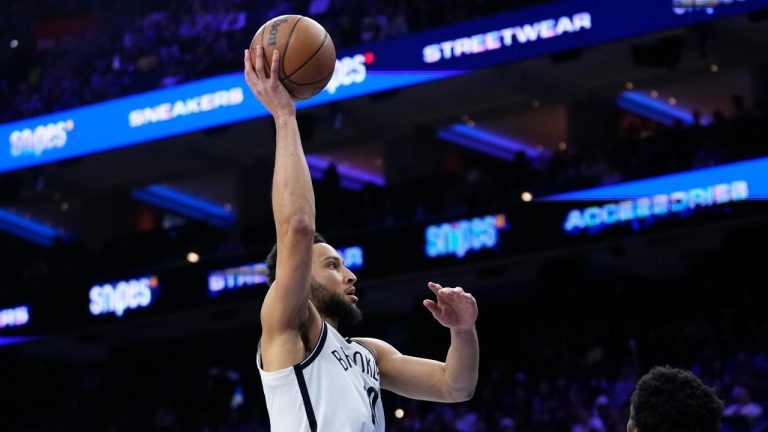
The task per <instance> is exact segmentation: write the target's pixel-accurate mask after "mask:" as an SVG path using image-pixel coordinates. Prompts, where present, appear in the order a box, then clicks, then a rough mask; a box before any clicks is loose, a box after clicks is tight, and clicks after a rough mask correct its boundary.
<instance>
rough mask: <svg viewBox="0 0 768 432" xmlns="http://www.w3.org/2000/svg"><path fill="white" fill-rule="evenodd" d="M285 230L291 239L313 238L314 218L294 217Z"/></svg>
mask: <svg viewBox="0 0 768 432" xmlns="http://www.w3.org/2000/svg"><path fill="white" fill-rule="evenodd" d="M285 228H286V231H287V233H288V234H289V235H290V236H291V237H296V238H313V237H314V236H315V221H314V218H311V217H308V216H304V215H300V216H294V217H292V218H291V219H290V220H289V221H288V223H287V224H286V227H285Z"/></svg>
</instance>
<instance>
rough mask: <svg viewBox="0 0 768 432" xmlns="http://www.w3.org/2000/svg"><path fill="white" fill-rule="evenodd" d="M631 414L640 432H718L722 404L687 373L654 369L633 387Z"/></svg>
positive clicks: (694, 377)
mask: <svg viewBox="0 0 768 432" xmlns="http://www.w3.org/2000/svg"><path fill="white" fill-rule="evenodd" d="M632 410H633V416H632V420H633V421H634V422H635V426H636V427H637V429H638V431H640V432H719V431H720V422H721V419H722V415H723V402H722V401H721V400H720V399H719V398H718V397H717V395H716V394H715V391H714V390H713V389H712V388H710V387H707V386H706V385H704V383H702V382H701V380H700V379H699V378H698V377H697V376H696V375H694V374H693V373H691V372H690V371H687V370H683V369H677V368H673V367H670V366H657V367H654V368H653V369H651V371H650V372H648V373H647V374H645V375H643V377H641V378H640V381H639V382H638V383H637V386H636V387H635V391H634V393H632Z"/></svg>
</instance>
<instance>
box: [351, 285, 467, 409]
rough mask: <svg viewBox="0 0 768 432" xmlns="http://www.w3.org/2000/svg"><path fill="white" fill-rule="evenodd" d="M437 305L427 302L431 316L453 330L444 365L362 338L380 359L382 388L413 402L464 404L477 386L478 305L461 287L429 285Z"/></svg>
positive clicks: (383, 343) (376, 340)
mask: <svg viewBox="0 0 768 432" xmlns="http://www.w3.org/2000/svg"><path fill="white" fill-rule="evenodd" d="M428 286H429V288H430V289H431V290H432V291H433V292H434V293H435V295H436V296H437V302H434V301H432V300H424V306H426V307H427V309H429V311H430V312H432V316H434V318H435V319H436V320H437V321H438V322H439V323H440V324H442V325H444V326H445V327H448V328H449V329H450V330H451V346H450V348H449V349H448V354H447V355H446V357H445V362H440V361H436V360H429V359H424V358H419V357H412V356H407V355H403V354H401V353H400V352H399V351H398V350H397V349H395V348H394V347H393V346H391V345H389V344H388V343H386V342H383V341H381V340H378V339H369V338H360V339H359V340H360V342H362V343H364V344H366V345H368V346H369V347H370V348H371V349H372V350H373V351H374V352H375V353H376V357H377V364H378V366H379V372H380V374H381V387H382V388H385V389H387V390H390V391H392V392H395V393H397V394H399V395H402V396H406V397H409V398H412V399H421V400H429V401H434V402H462V401H466V400H468V399H470V398H471V397H472V395H474V393H475V387H476V386H477V378H478V368H479V364H480V348H479V344H478V340H477V331H476V329H475V320H476V319H477V302H476V301H475V298H474V297H472V294H469V293H466V292H464V290H463V289H461V288H443V287H442V286H440V285H439V284H435V283H432V282H430V283H429V284H428Z"/></svg>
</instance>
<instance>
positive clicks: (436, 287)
mask: <svg viewBox="0 0 768 432" xmlns="http://www.w3.org/2000/svg"><path fill="white" fill-rule="evenodd" d="M427 286H428V287H429V289H431V290H432V292H433V293H435V294H437V293H438V292H440V289H441V288H443V287H442V286H440V284H436V283H434V282H427Z"/></svg>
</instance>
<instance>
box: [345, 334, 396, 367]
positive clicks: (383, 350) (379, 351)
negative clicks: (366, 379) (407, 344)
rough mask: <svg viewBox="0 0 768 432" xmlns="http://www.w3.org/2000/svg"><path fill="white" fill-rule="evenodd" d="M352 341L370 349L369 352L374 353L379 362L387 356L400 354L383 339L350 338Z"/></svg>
mask: <svg viewBox="0 0 768 432" xmlns="http://www.w3.org/2000/svg"><path fill="white" fill-rule="evenodd" d="M350 340H351V341H352V342H356V343H358V344H360V345H363V346H364V347H366V348H368V350H369V351H371V352H373V355H374V356H375V357H376V360H377V361H378V360H380V359H381V358H382V357H383V356H386V355H393V354H399V353H398V351H397V350H396V349H395V347H393V346H392V345H390V344H389V343H387V342H385V341H383V340H381V339H376V338H371V337H354V338H350Z"/></svg>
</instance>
